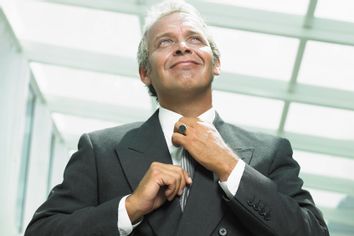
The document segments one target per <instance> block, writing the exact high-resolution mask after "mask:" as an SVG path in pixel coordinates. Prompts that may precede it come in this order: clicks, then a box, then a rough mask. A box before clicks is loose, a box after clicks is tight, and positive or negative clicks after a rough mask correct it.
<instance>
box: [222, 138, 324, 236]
mask: <svg viewBox="0 0 354 236" xmlns="http://www.w3.org/2000/svg"><path fill="white" fill-rule="evenodd" d="M262 159H264V160H265V162H267V163H262V162H261V164H259V165H263V166H264V165H266V166H268V167H269V168H267V170H266V172H265V173H261V172H259V171H257V170H256V168H257V167H255V168H253V167H251V166H249V165H246V167H245V171H244V173H243V176H242V178H241V182H240V185H239V188H238V190H237V193H236V195H235V196H234V197H233V198H232V199H226V201H227V204H228V205H229V206H230V208H231V209H232V211H233V212H234V214H236V215H237V220H239V221H241V222H242V224H243V225H244V226H245V227H246V228H248V230H249V231H250V232H252V233H253V234H254V235H274V236H284V235H287V236H320V235H324V236H328V235H329V233H328V229H327V226H326V224H325V222H324V220H323V217H322V214H321V212H320V211H319V210H318V209H317V208H316V206H315V204H314V202H313V200H312V197H311V195H310V194H309V192H307V191H305V190H303V189H302V185H303V181H302V180H301V179H300V178H299V177H298V175H299V170H300V167H299V165H298V164H297V162H296V161H295V160H294V159H293V158H292V149H291V146H290V143H289V141H288V140H286V139H278V141H277V142H276V144H275V147H274V152H273V154H272V156H271V157H270V158H268V157H264V158H263V157H262Z"/></svg>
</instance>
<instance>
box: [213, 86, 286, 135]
mask: <svg viewBox="0 0 354 236" xmlns="http://www.w3.org/2000/svg"><path fill="white" fill-rule="evenodd" d="M213 99H214V102H213V106H214V107H215V108H216V110H217V111H218V112H219V114H220V116H221V117H222V118H223V119H224V120H225V121H227V122H230V123H233V124H236V125H245V126H250V127H258V128H265V129H272V130H276V129H277V128H278V125H279V121H280V117H281V112H282V108H283V102H282V101H278V100H272V99H264V98H258V97H251V96H245V95H240V94H234V93H227V92H221V91H215V90H214V94H213ZM260 117H262V119H260Z"/></svg>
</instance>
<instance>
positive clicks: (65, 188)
mask: <svg viewBox="0 0 354 236" xmlns="http://www.w3.org/2000/svg"><path fill="white" fill-rule="evenodd" d="M78 147H79V149H78V151H77V152H76V153H74V154H73V156H72V157H71V159H70V161H69V163H68V165H67V166H66V169H65V171H64V180H63V182H62V183H61V184H59V185H57V186H56V187H54V189H53V190H52V191H51V192H50V194H49V197H48V199H47V201H46V202H45V203H44V204H43V205H41V206H40V207H39V209H38V210H37V211H36V212H35V214H34V216H33V218H32V220H31V222H30V223H29V225H28V227H27V229H26V232H25V236H40V235H45V236H49V235H52V236H59V235H65V236H71V235H73V236H74V235H75V236H79V235H114V236H116V235H119V233H118V228H117V220H118V204H119V200H120V199H121V197H120V196H117V198H114V199H111V200H109V201H106V202H103V203H100V204H98V203H99V199H98V194H97V193H98V188H99V186H98V184H97V169H96V160H95V154H94V148H93V145H92V143H91V140H90V138H89V136H88V135H86V134H85V135H83V136H82V137H81V138H80V141H79V146H78Z"/></svg>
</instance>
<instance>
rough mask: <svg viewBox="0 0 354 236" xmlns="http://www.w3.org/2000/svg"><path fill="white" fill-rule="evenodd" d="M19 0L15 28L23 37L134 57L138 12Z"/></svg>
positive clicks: (137, 31)
mask: <svg viewBox="0 0 354 236" xmlns="http://www.w3.org/2000/svg"><path fill="white" fill-rule="evenodd" d="M15 2H16V1H15ZM15 2H14V4H15ZM16 3H17V4H16V5H15V6H16V7H15V8H14V9H15V11H16V16H17V17H18V18H19V19H18V20H14V21H13V22H18V24H20V25H18V26H17V27H15V29H16V30H15V31H16V33H17V34H18V35H19V36H20V37H21V38H23V39H26V40H32V41H37V42H42V43H46V44H53V45H57V46H64V47H68V48H76V49H82V50H89V51H95V52H100V53H106V54H114V55H122V56H127V57H135V54H136V49H137V46H136V45H138V43H139V39H140V34H141V33H140V24H139V18H138V17H137V16H136V15H128V14H121V13H113V12H108V11H101V10H94V9H88V8H81V7H75V6H66V5H61V4H54V3H46V2H33V1H20V2H16ZM123 32H124V33H123Z"/></svg>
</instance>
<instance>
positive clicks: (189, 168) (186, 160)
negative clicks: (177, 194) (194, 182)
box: [180, 148, 195, 211]
mask: <svg viewBox="0 0 354 236" xmlns="http://www.w3.org/2000/svg"><path fill="white" fill-rule="evenodd" d="M181 149H182V148H181ZM181 155H182V157H181V167H182V168H183V169H184V170H185V171H186V172H187V173H188V175H189V176H190V177H191V178H192V179H193V174H194V162H195V161H194V160H193V158H192V157H191V156H190V155H189V153H188V152H187V151H186V150H185V149H182V150H181ZM189 190H190V186H186V187H185V188H184V189H183V193H182V196H181V198H180V204H181V209H182V211H183V210H184V207H185V205H186V203H187V198H188V195H189Z"/></svg>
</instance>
